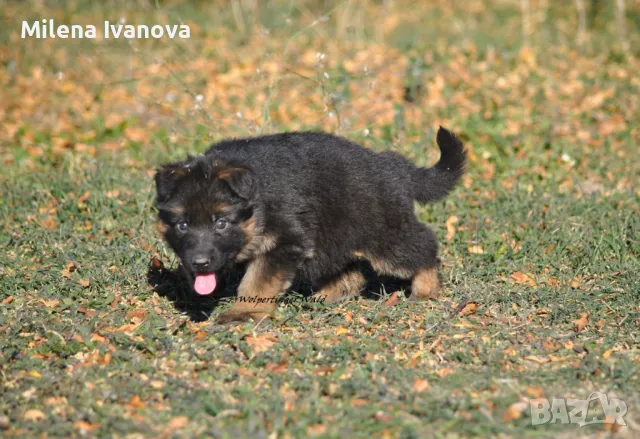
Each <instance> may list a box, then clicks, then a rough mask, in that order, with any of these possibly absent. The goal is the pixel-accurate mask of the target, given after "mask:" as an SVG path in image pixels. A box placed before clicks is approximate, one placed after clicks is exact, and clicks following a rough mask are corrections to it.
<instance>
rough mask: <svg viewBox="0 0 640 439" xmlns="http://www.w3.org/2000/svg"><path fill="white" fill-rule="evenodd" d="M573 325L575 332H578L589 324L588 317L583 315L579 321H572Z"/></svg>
mask: <svg viewBox="0 0 640 439" xmlns="http://www.w3.org/2000/svg"><path fill="white" fill-rule="evenodd" d="M573 323H575V325H576V332H580V331H582V330H583V329H584V328H585V326H587V325H588V324H589V315H588V314H587V313H584V314H582V315H581V316H580V318H579V319H577V320H574V321H573Z"/></svg>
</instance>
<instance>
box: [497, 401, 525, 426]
mask: <svg viewBox="0 0 640 439" xmlns="http://www.w3.org/2000/svg"><path fill="white" fill-rule="evenodd" d="M528 408H529V403H527V402H526V401H518V402H514V403H513V404H511V405H510V406H509V407H507V409H506V410H505V411H504V413H503V414H502V420H503V421H505V422H509V421H512V420H514V419H518V418H520V416H522V413H523V412H524V411H525V410H527V409H528Z"/></svg>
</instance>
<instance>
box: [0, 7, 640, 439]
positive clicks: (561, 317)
mask: <svg viewBox="0 0 640 439" xmlns="http://www.w3.org/2000/svg"><path fill="white" fill-rule="evenodd" d="M448 3H449V2H440V1H433V2H429V3H428V4H427V5H426V6H424V7H422V8H416V7H411V6H410V4H409V3H407V2H405V1H401V2H394V3H391V2H390V3H384V2H383V3H378V2H368V1H363V2H301V3H299V4H298V3H296V4H294V3H291V2H274V3H273V4H272V5H271V6H270V7H265V8H260V9H259V10H255V9H252V8H251V7H250V2H230V3H222V2H214V3H212V4H208V3H197V2H195V3H187V2H178V3H171V4H167V5H158V6H153V7H152V6H148V7H147V6H143V5H140V4H136V6H132V5H133V4H129V3H126V4H125V3H118V2H115V3H112V4H111V5H102V4H94V3H88V2H82V1H80V2H75V3H73V4H65V5H63V4H62V3H60V4H59V5H58V6H57V7H54V8H47V7H46V6H43V4H41V3H32V4H30V7H28V8H26V7H24V5H22V4H17V3H13V2H4V3H3V7H2V8H0V9H1V10H2V12H0V23H2V24H1V25H0V28H2V29H3V30H2V31H0V32H1V33H0V63H1V65H2V66H3V68H2V69H0V101H2V102H3V107H2V108H0V121H1V122H2V123H1V125H2V126H3V127H4V128H3V129H2V132H0V158H1V159H2V161H3V164H4V166H3V172H2V175H0V190H1V191H2V194H3V195H2V198H1V199H0V218H1V223H0V226H1V227H0V245H1V246H2V248H3V249H4V251H3V252H1V253H0V302H1V305H0V393H2V395H3V396H2V398H1V399H0V435H4V436H7V437H14V436H25V437H45V436H48V437H65V436H81V435H88V436H100V437H102V436H111V437H194V436H202V437H206V436H212V437H221V438H227V437H265V438H267V437H268V438H272V437H308V436H317V437H354V438H358V437H371V436H374V437H403V438H411V437H468V436H483V437H486V436H494V437H512V436H520V437H550V436H559V437H577V436H595V435H598V434H616V435H618V436H621V437H635V435H637V434H638V428H639V427H638V425H639V423H640V418H639V415H638V411H637V408H638V407H640V398H639V396H638V395H639V393H638V391H637V390H638V388H640V382H639V381H638V368H639V367H640V351H639V346H638V326H639V325H640V308H639V307H638V306H639V305H638V303H639V298H640V288H639V287H638V275H637V273H638V272H640V240H639V238H638V237H639V236H640V190H639V188H638V181H639V177H640V167H639V166H638V162H637V159H635V156H634V155H635V154H637V150H638V134H639V132H638V126H640V125H639V123H638V122H640V120H639V118H638V111H637V110H638V108H639V104H640V103H639V101H638V96H639V95H640V94H639V93H638V91H639V90H638V88H639V84H638V81H637V75H636V72H637V71H638V69H639V68H640V63H639V62H638V55H639V53H638V51H637V48H638V47H640V46H639V44H638V43H639V41H638V32H637V30H638V18H639V17H640V10H638V7H637V5H635V4H634V5H629V6H628V8H629V10H628V11H627V13H628V20H627V22H628V26H629V30H630V31H631V30H635V31H636V32H635V33H634V32H629V35H628V38H630V41H629V43H630V47H631V49H630V51H624V50H623V49H622V48H621V47H622V46H621V44H620V41H619V36H618V34H617V32H616V28H615V26H614V25H613V22H612V20H611V17H613V13H614V11H613V9H612V8H613V6H611V10H610V9H609V7H605V8H604V9H603V10H602V11H601V12H600V13H599V15H598V17H597V20H596V21H595V22H594V25H593V27H592V28H590V29H589V35H588V38H587V40H586V42H585V43H584V44H583V45H580V46H578V45H577V43H576V42H575V41H574V35H573V34H574V30H575V25H576V17H575V11H573V9H572V7H573V6H572V4H573V3H572V2H571V4H569V2H567V5H552V6H551V7H550V9H549V10H548V11H547V14H546V15H545V14H542V12H539V11H541V10H542V9H540V10H538V9H536V14H538V15H536V16H535V17H536V18H535V19H536V21H535V23H534V33H533V35H532V36H531V43H530V46H524V45H523V41H522V39H521V38H520V37H519V35H520V26H521V23H520V14H519V9H518V4H519V2H515V1H514V2H508V1H505V2H497V1H496V2H486V1H485V2H483V1H473V2H468V3H465V5H466V7H465V8H464V9H463V8H461V7H460V6H455V7H454V6H450V5H449V4H448ZM234 7H235V8H238V7H239V8H240V9H239V11H238V10H236V11H235V12H234V9H233V8H234ZM114 11H116V12H114ZM121 16H124V17H126V18H127V21H128V22H133V23H149V24H153V23H164V22H168V23H176V22H178V20H182V21H184V22H186V23H189V24H190V25H191V26H192V38H191V39H190V40H185V41H178V40H173V41H171V40H162V41H131V42H127V41H124V40H118V41H105V40H102V41H99V40H98V41H95V40H82V41H71V40H64V41H62V40H59V39H57V40H33V39H30V40H22V39H20V38H19V35H18V32H19V21H20V20H22V19H23V17H24V19H37V18H43V17H55V18H56V20H59V21H60V23H62V22H65V21H66V22H73V23H85V24H88V23H102V21H104V20H105V19H109V20H112V21H115V20H117V19H118V18H119V17H121ZM16 17H20V20H18V19H17V18H16ZM514 36H516V37H514ZM439 124H442V125H445V126H448V127H449V128H451V129H453V130H454V131H455V132H457V133H459V134H460V135H461V137H463V138H464V139H465V140H466V143H467V146H468V148H469V151H470V167H469V172H468V175H467V176H466V177H465V179H464V181H463V184H462V185H461V186H460V187H459V188H458V189H456V191H455V192H454V193H453V194H452V195H451V196H450V197H449V198H448V199H446V200H445V201H443V202H439V203H436V204H433V205H429V206H422V207H417V213H418V215H419V216H420V218H421V219H422V220H424V221H425V222H427V223H429V224H431V225H432V227H433V229H434V230H435V231H436V233H437V235H438V237H439V239H440V241H441V243H442V249H441V251H442V258H443V260H444V262H445V268H444V276H445V291H444V293H443V295H442V297H441V298H440V299H438V300H435V301H432V302H429V303H424V304H409V303H408V302H406V301H405V300H404V299H403V298H402V296H401V295H392V294H391V293H393V292H394V291H391V290H387V291H384V290H383V291H382V297H381V299H380V300H371V299H358V300H353V301H349V302H346V303H342V304H340V305H337V306H322V305H314V306H312V307H300V306H293V305H292V306H282V307H280V308H279V309H278V311H277V314H276V316H275V319H274V320H273V321H264V322H261V323H260V324H243V325H239V326H232V327H219V326H216V325H215V324H214V323H213V318H214V317H215V315H217V313H219V312H220V311H219V308H218V307H214V308H212V307H211V306H210V304H205V303H197V302H196V303H193V302H192V301H190V300H189V298H188V296H185V295H184V292H183V291H181V290H179V289H178V290H176V291H170V293H171V294H168V295H164V294H159V293H158V292H157V291H155V290H154V288H153V285H150V282H149V279H148V276H149V275H150V273H151V274H153V273H154V269H153V268H150V261H151V260H152V258H153V257H156V258H158V259H159V260H160V261H161V262H162V263H163V264H165V265H166V266H167V267H169V268H173V267H175V266H176V265H177V262H176V260H175V257H174V256H173V255H172V254H171V253H170V252H169V250H168V249H167V247H166V246H165V245H164V244H163V242H162V241H161V239H160V238H159V235H158V233H157V232H156V230H155V220H154V216H155V214H154V211H153V208H152V202H153V182H152V175H153V170H154V168H155V167H156V166H157V165H158V164H159V163H161V162H164V161H168V160H171V159H173V158H176V157H181V156H183V155H184V154H186V153H187V152H191V153H197V152H201V151H203V150H204V149H205V148H206V146H207V144H208V143H210V142H212V141H214V140H217V139H220V138H223V137H229V136H240V135H252V134H257V133H264V132H274V131H280V130H291V129H325V130H328V131H332V132H337V133H339V134H342V135H345V136H348V137H349V138H351V139H354V140H357V141H360V142H362V143H364V144H365V145H367V146H369V147H371V148H373V149H375V150H388V149H393V150H396V151H398V152H400V153H402V154H404V155H406V156H408V157H410V158H411V159H412V160H414V161H415V162H416V163H419V164H421V165H428V164H430V163H433V162H434V161H435V160H436V159H437V152H436V148H435V146H434V142H433V139H434V135H435V128H436V127H437V125H439ZM156 271H157V270H156ZM160 279H161V280H162V281H163V282H168V284H167V285H169V286H171V285H173V284H171V283H170V279H167V278H164V277H161V278H160ZM152 284H153V282H152ZM165 290H166V289H165ZM398 298H399V300H397V299H398ZM209 312H211V313H212V315H211V316H209ZM598 391H600V392H608V394H609V396H614V395H615V396H616V397H619V398H622V399H623V400H624V401H625V402H626V404H627V406H628V407H629V413H628V414H627V416H626V417H625V420H627V423H628V426H627V427H625V428H620V429H619V430H618V428H617V427H615V426H614V427H612V426H611V425H595V426H590V427H582V428H579V427H577V426H576V425H543V426H532V425H531V419H530V416H529V409H528V400H529V399H531V398H537V397H543V398H549V399H551V398H554V397H555V398H565V397H566V398H587V397H589V395H590V394H591V393H592V392H598Z"/></svg>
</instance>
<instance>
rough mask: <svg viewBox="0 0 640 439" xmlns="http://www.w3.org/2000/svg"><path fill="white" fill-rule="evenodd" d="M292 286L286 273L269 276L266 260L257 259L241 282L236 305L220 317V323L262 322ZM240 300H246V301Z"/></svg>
mask: <svg viewBox="0 0 640 439" xmlns="http://www.w3.org/2000/svg"><path fill="white" fill-rule="evenodd" d="M290 285H291V281H290V279H289V276H287V274H286V273H284V272H280V273H276V274H274V275H269V274H268V272H267V260H266V258H265V257H264V256H260V257H258V258H256V259H255V260H253V261H252V262H251V263H250V264H249V266H248V267H247V272H246V273H245V275H244V277H243V278H242V281H241V282H240V286H239V287H238V299H237V301H236V303H235V304H234V305H233V306H232V307H231V308H229V309H228V310H227V311H225V312H224V313H222V314H221V315H220V317H219V321H220V322H221V323H227V322H231V321H242V320H247V319H253V320H260V319H262V318H264V317H265V316H268V315H271V313H272V312H273V310H275V308H276V306H277V303H276V300H277V298H278V296H280V294H282V293H284V292H285V291H286V290H287V288H289V286H290ZM240 298H244V301H242V300H241V299H240Z"/></svg>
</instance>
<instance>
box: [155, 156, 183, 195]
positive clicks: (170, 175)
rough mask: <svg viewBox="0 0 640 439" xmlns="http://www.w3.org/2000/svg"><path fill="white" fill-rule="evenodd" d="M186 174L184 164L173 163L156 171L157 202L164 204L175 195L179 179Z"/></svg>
mask: <svg viewBox="0 0 640 439" xmlns="http://www.w3.org/2000/svg"><path fill="white" fill-rule="evenodd" d="M183 174H184V166H183V164H182V163H179V164H178V163H171V164H168V165H164V166H162V167H161V168H160V169H158V171H156V175H155V180H156V201H157V202H158V203H164V202H165V201H167V200H168V199H169V198H171V195H172V194H173V191H174V190H175V188H176V184H177V181H178V179H179V178H180V177H181V176H182V175H183Z"/></svg>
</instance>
